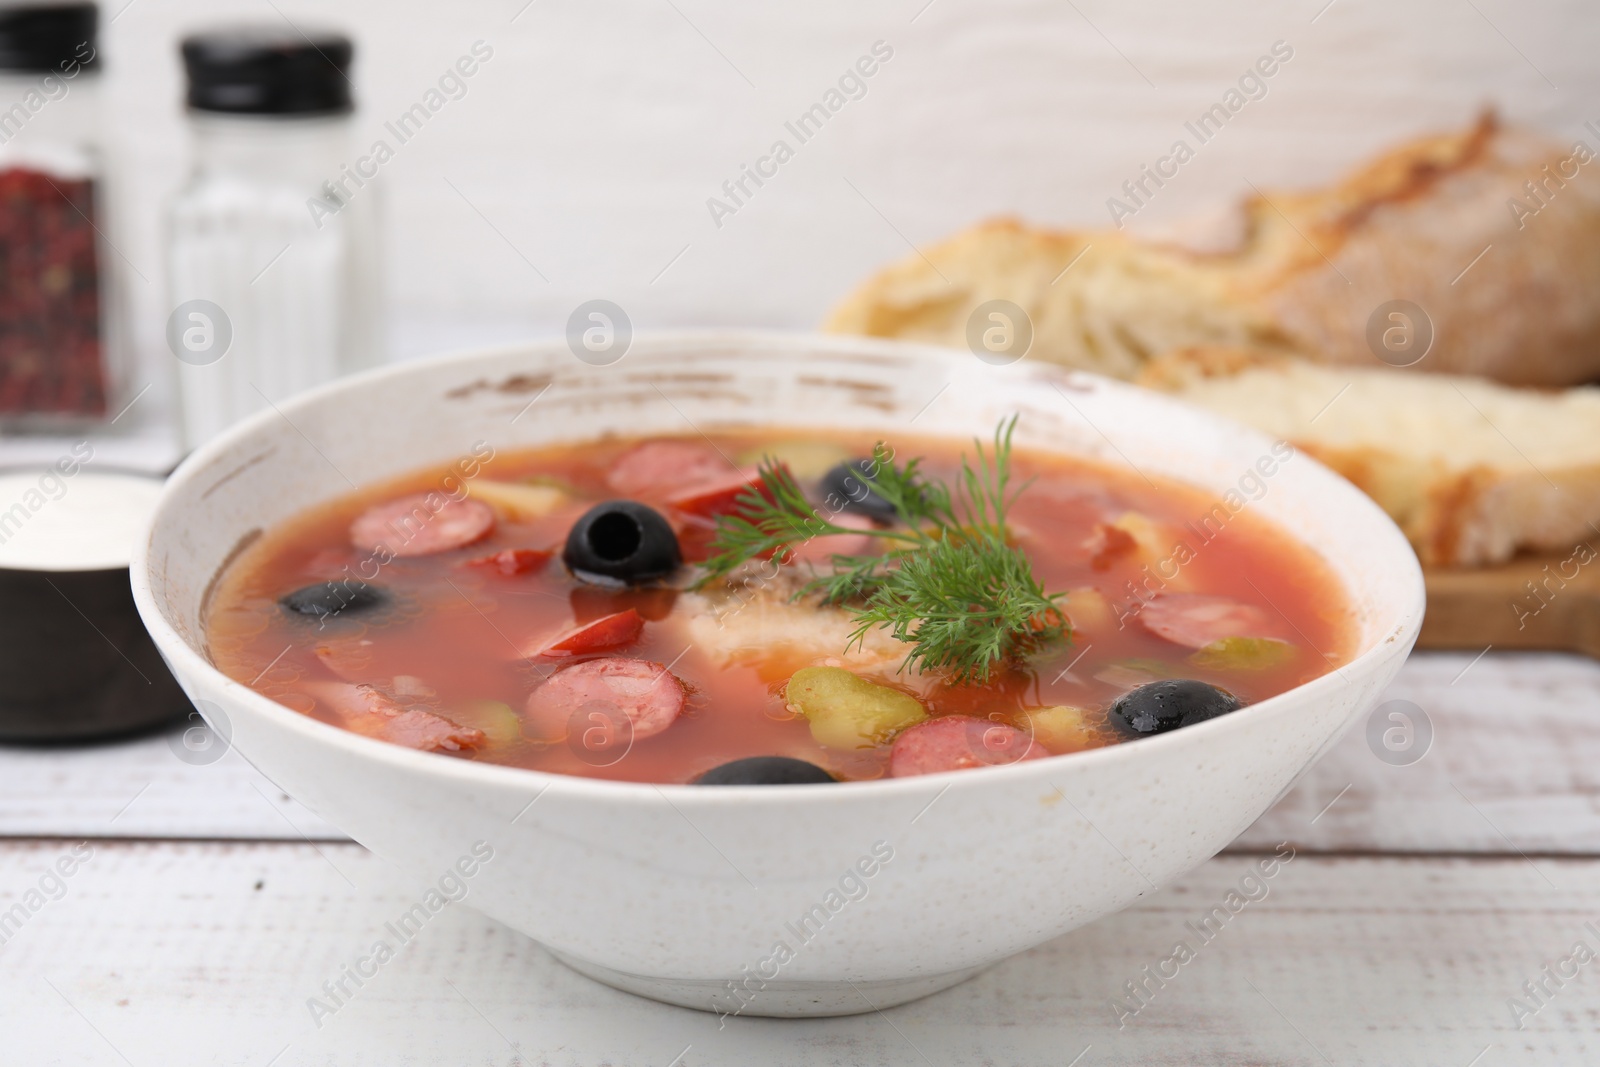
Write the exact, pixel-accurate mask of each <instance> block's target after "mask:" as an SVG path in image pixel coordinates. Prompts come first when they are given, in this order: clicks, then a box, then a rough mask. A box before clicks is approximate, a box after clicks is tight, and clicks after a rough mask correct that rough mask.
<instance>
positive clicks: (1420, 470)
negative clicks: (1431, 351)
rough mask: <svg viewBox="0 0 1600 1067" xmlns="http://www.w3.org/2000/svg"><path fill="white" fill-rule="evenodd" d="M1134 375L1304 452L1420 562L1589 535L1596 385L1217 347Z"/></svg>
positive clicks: (1595, 504)
mask: <svg viewBox="0 0 1600 1067" xmlns="http://www.w3.org/2000/svg"><path fill="white" fill-rule="evenodd" d="M1139 381H1140V383H1141V384H1144V385H1147V386H1150V387H1151V388H1155V389H1160V390H1163V391H1165V392H1169V393H1173V394H1176V395H1177V396H1179V397H1181V398H1183V399H1185V400H1187V401H1190V402H1192V403H1194V404H1197V405H1199V406H1201V407H1204V408H1208V409H1210V410H1212V411H1215V412H1217V413H1218V414H1220V415H1225V416H1227V417H1229V418H1232V419H1235V420H1237V421H1239V422H1243V423H1246V424H1248V425H1251V426H1254V427H1256V428H1257V429H1260V430H1262V431H1264V432H1265V433H1268V434H1270V435H1272V436H1273V437H1275V438H1281V439H1283V440H1287V441H1289V442H1290V443H1291V444H1293V445H1295V446H1296V447H1297V448H1301V449H1303V450H1305V451H1306V452H1307V453H1309V454H1311V455H1313V456H1315V457H1316V458H1318V459H1319V460H1321V461H1322V462H1324V463H1326V464H1327V465H1328V466H1330V467H1332V468H1333V469H1334V470H1336V471H1338V472H1339V473H1340V474H1342V475H1344V476H1345V477H1346V478H1348V479H1350V480H1351V481H1352V482H1354V483H1355V484H1356V485H1357V486H1359V487H1360V488H1361V489H1362V490H1363V491H1364V492H1366V493H1367V494H1368V495H1369V496H1371V497H1372V498H1373V499H1374V500H1376V501H1377V502H1378V504H1379V505H1380V506H1382V507H1383V509H1384V510H1385V511H1387V512H1388V513H1389V515H1390V516H1391V517H1393V519H1394V520H1395V522H1396V523H1398V524H1399V526H1400V528H1401V529H1402V530H1404V531H1405V533H1406V536H1407V537H1408V538H1409V539H1410V540H1411V543H1412V545H1413V547H1415V549H1416V551H1417V555H1418V556H1419V557H1420V558H1421V559H1422V561H1423V562H1424V563H1427V564H1430V565H1434V566H1446V567H1469V566H1480V565H1484V564H1488V563H1496V562H1499V561H1501V560H1505V559H1509V558H1510V557H1511V556H1512V555H1514V554H1515V553H1516V552H1518V551H1519V550H1524V549H1528V550H1556V549H1571V548H1572V547H1573V546H1574V545H1576V544H1577V543H1578V542H1580V541H1586V540H1588V539H1590V538H1592V537H1593V536H1594V535H1596V534H1597V533H1600V388H1595V387H1585V388H1576V389H1567V390H1564V391H1559V392H1547V391H1542V390H1534V389H1514V388H1509V387H1506V386H1503V385H1497V384H1495V383H1492V382H1485V381H1482V380H1480V379H1476V378H1466V377H1460V376H1456V375H1443V374H1433V375H1418V374H1405V373H1401V372H1398V371H1395V370H1393V369H1390V368H1386V367H1379V368H1354V367H1330V366H1320V365H1317V364H1313V363H1308V362H1306V361H1304V360H1300V359H1294V358H1285V357H1280V356H1270V355H1263V354H1261V353H1259V352H1251V351H1244V350H1238V349H1225V348H1211V349H1200V348H1194V349H1186V350H1181V351H1177V352H1172V353H1169V354H1168V355H1165V356H1163V357H1161V358H1159V359H1157V360H1154V361H1152V362H1151V363H1150V364H1149V365H1148V366H1147V367H1146V368H1145V370H1144V372H1143V374H1142V375H1141V376H1140V378H1139Z"/></svg>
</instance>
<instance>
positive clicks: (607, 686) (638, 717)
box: [527, 656, 684, 740]
mask: <svg viewBox="0 0 1600 1067" xmlns="http://www.w3.org/2000/svg"><path fill="white" fill-rule="evenodd" d="M683 698H684V690H683V683H682V682H680V681H678V679H677V678H676V677H675V676H673V674H672V672H670V671H668V670H667V669H666V668H665V667H663V666H662V665H661V664H659V663H651V662H650V661H649V660H642V659H624V658H622V657H620V656H606V657H604V658H601V659H589V660H583V661H582V662H580V663H574V664H572V665H571V666H569V667H563V668H561V669H560V670H558V671H556V672H555V673H554V674H552V675H551V676H550V677H549V678H548V679H546V680H545V681H544V683H543V684H542V685H540V686H539V688H537V689H535V690H534V691H533V693H532V694H531V695H530V696H529V697H528V703H527V713H528V726H529V732H530V734H531V735H533V736H536V737H540V738H547V739H551V740H559V739H561V738H563V737H565V736H566V735H567V731H568V729H569V726H570V724H571V722H572V719H573V716H574V715H576V714H577V713H579V712H581V711H583V710H584V709H585V708H587V707H589V706H590V705H599V706H601V707H603V708H606V709H616V711H618V712H620V713H621V714H622V715H623V716H625V717H626V718H627V720H628V723H629V725H630V726H631V727H632V729H633V738H634V740H641V739H643V738H646V737H653V736H654V735H656V734H658V733H660V732H661V731H663V730H665V729H666V728H667V727H669V726H671V725H672V723H673V720H675V719H676V718H677V717H678V713H679V712H680V711H682V710H683Z"/></svg>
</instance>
